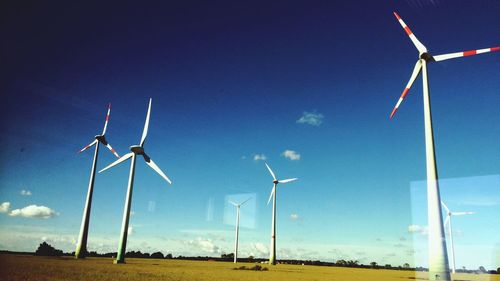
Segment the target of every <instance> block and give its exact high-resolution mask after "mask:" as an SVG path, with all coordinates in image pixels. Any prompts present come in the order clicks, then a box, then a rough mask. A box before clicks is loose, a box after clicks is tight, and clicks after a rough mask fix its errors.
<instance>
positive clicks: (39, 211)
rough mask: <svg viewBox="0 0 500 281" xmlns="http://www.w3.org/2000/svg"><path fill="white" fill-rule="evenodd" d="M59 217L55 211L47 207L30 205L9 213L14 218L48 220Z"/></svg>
mask: <svg viewBox="0 0 500 281" xmlns="http://www.w3.org/2000/svg"><path fill="white" fill-rule="evenodd" d="M56 215H58V214H57V213H56V212H55V211H54V210H52V209H51V208H49V207H45V206H37V205H29V206H26V207H24V208H22V209H15V210H12V211H11V212H10V213H9V216H12V217H25V218H42V219H48V218H51V217H54V216H56Z"/></svg>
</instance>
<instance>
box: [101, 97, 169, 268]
mask: <svg viewBox="0 0 500 281" xmlns="http://www.w3.org/2000/svg"><path fill="white" fill-rule="evenodd" d="M151 101H152V99H149V107H148V113H147V115H146V123H144V130H143V131H142V137H141V142H140V144H139V145H132V146H131V147H130V150H131V151H132V152H129V153H127V154H125V155H123V156H122V157H121V158H120V159H118V160H116V161H115V162H113V163H111V164H109V166H107V167H106V168H104V169H102V170H100V171H99V173H102V172H104V171H106V170H107V169H109V168H111V167H113V166H116V165H118V164H120V163H122V162H123V161H125V160H127V159H129V158H132V160H131V161H130V174H129V178H128V189H127V198H126V200H125V207H124V209H123V221H122V231H121V237H120V244H119V246H118V254H117V256H116V260H115V261H114V263H125V250H126V248H127V234H128V233H127V232H128V222H129V218H130V206H131V204H132V190H133V186H134V175H135V160H136V157H137V155H142V157H144V161H146V164H147V165H148V166H149V167H151V168H152V169H153V170H154V171H155V172H157V173H158V174H159V175H160V176H161V177H162V178H164V179H165V180H166V181H167V182H168V183H169V184H172V181H171V180H170V179H169V178H168V177H167V176H166V175H165V173H163V172H162V170H161V169H160V168H159V167H158V166H157V165H156V164H155V162H153V159H151V158H150V157H149V156H148V155H147V154H146V152H144V142H145V141H146V136H147V134H148V127H149V116H150V114H151Z"/></svg>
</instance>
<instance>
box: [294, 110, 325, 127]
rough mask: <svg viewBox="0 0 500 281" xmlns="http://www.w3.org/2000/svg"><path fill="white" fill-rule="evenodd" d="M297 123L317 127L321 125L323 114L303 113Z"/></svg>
mask: <svg viewBox="0 0 500 281" xmlns="http://www.w3.org/2000/svg"><path fill="white" fill-rule="evenodd" d="M297 123H299V124H308V125H311V126H316V127H318V126H319V125H321V123H323V114H321V113H317V112H307V111H304V112H303V113H302V116H301V117H300V118H299V120H297Z"/></svg>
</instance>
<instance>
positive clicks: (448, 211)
mask: <svg viewBox="0 0 500 281" xmlns="http://www.w3.org/2000/svg"><path fill="white" fill-rule="evenodd" d="M441 204H443V207H444V209H445V210H446V219H445V220H444V225H445V226H446V224H448V236H449V237H450V244H451V245H450V246H451V265H452V272H453V273H455V270H456V268H455V246H454V245H453V232H452V231H453V230H452V227H451V217H452V216H464V215H472V214H475V212H451V211H450V209H448V206H446V204H444V202H443V201H441Z"/></svg>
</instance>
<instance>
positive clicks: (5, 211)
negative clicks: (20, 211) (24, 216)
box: [0, 202, 10, 213]
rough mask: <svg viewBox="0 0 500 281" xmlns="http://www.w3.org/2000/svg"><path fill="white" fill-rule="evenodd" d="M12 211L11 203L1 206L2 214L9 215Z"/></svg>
mask: <svg viewBox="0 0 500 281" xmlns="http://www.w3.org/2000/svg"><path fill="white" fill-rule="evenodd" d="M9 211H10V202H3V203H2V204H0V213H8V212H9Z"/></svg>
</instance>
